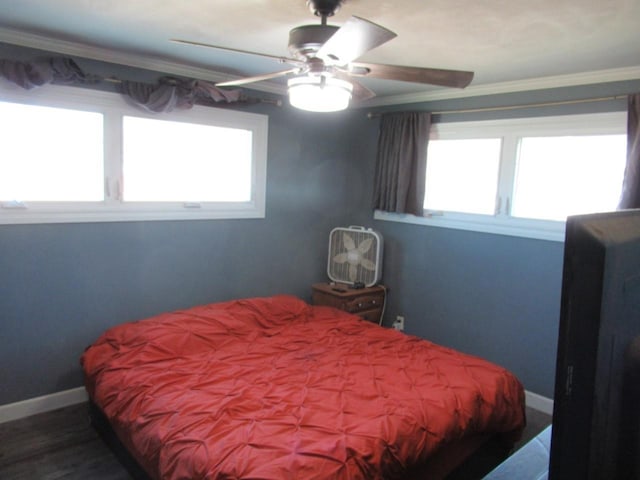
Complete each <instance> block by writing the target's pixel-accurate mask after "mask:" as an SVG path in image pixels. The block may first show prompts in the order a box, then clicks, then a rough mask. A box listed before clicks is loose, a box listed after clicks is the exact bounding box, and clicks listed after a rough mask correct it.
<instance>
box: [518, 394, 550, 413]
mask: <svg viewBox="0 0 640 480" xmlns="http://www.w3.org/2000/svg"><path fill="white" fill-rule="evenodd" d="M524 399H525V403H526V404H527V407H529V408H533V409H534V410H539V411H541V412H543V413H546V414H547V415H553V400H552V399H551V398H547V397H543V396H542V395H538V394H537V393H533V392H530V391H528V390H525V391H524Z"/></svg>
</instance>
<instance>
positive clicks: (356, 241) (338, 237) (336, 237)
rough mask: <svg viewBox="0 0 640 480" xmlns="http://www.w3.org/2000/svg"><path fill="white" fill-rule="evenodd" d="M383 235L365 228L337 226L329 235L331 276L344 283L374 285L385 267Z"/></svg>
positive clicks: (329, 271)
mask: <svg viewBox="0 0 640 480" xmlns="http://www.w3.org/2000/svg"><path fill="white" fill-rule="evenodd" d="M381 252H382V238H381V236H380V235H379V234H378V233H377V232H374V231H373V230H365V229H364V228H353V227H349V228H335V229H333V230H332V231H331V234H330V236H329V259H328V267H327V273H328V275H329V278H330V279H331V280H333V281H336V282H342V283H350V284H354V283H358V282H360V283H363V284H365V285H366V286H368V287H369V286H372V285H375V284H376V283H378V282H379V281H380V278H381V269H382V258H381V256H382V254H381Z"/></svg>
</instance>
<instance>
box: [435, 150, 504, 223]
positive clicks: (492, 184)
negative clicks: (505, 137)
mask: <svg viewBox="0 0 640 480" xmlns="http://www.w3.org/2000/svg"><path fill="white" fill-rule="evenodd" d="M501 147H502V139H500V138H474V139H461V140H435V141H433V142H431V143H430V144H429V152H428V158H429V161H428V162H427V175H426V176H427V178H426V182H427V183H426V188H425V192H426V193H425V200H424V208H425V209H427V210H449V211H456V212H468V213H483V214H486V215H491V214H493V211H494V209H495V202H496V200H495V199H496V190H497V188H498V171H499V167H500V149H501ZM461 172H465V173H464V174H461Z"/></svg>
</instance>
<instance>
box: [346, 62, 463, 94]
mask: <svg viewBox="0 0 640 480" xmlns="http://www.w3.org/2000/svg"><path fill="white" fill-rule="evenodd" d="M349 73H350V74H351V75H354V76H357V77H358V76H362V77H370V78H382V79H385V80H400V81H402V82H413V83H426V84H429V85H440V86H443V87H457V88H464V87H466V86H467V85H469V84H470V83H471V80H473V72H465V71H462V70H441V69H438V68H421V67H403V66H400V65H381V64H377V63H361V62H357V63H352V64H351V65H350V69H349Z"/></svg>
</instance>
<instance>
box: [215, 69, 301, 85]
mask: <svg viewBox="0 0 640 480" xmlns="http://www.w3.org/2000/svg"><path fill="white" fill-rule="evenodd" d="M299 71H300V69H299V68H291V69H289V70H282V71H280V72H273V73H265V74H264V75H256V76H254V77H244V78H238V79H237V80H229V81H228V82H218V83H216V87H232V86H235V85H246V84H247V83H254V82H261V81H263V80H270V79H272V78H278V77H284V76H286V75H290V74H293V73H299Z"/></svg>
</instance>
